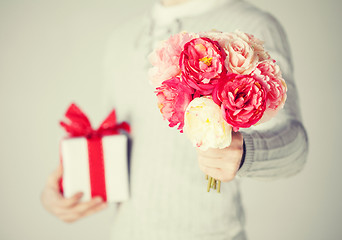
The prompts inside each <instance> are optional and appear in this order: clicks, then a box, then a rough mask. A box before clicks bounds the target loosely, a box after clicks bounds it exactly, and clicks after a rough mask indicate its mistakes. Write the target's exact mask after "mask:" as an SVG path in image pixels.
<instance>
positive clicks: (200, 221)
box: [104, 0, 308, 240]
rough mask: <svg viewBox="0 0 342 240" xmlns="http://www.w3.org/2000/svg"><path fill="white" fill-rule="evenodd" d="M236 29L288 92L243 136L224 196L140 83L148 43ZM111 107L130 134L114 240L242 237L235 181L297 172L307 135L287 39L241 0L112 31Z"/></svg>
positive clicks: (192, 5)
mask: <svg viewBox="0 0 342 240" xmlns="http://www.w3.org/2000/svg"><path fill="white" fill-rule="evenodd" d="M212 29H217V30H220V31H226V32H231V31H234V30H236V29H240V30H241V31H244V32H248V33H251V34H253V35H255V36H256V37H258V38H260V39H263V40H264V41H265V48H266V49H267V50H268V51H269V53H270V54H271V56H272V57H273V58H274V59H276V61H277V62H278V64H279V65H280V67H281V70H282V73H283V77H284V79H285V80H286V83H287V86H288V97H287V101H286V104H285V107H284V109H282V110H281V111H280V112H279V114H278V115H277V116H276V117H275V118H274V119H272V120H271V121H269V122H267V123H265V124H261V125H259V126H255V127H252V128H250V129H241V130H240V131H241V132H242V134H243V137H244V141H245V145H246V153H245V161H244V164H243V166H242V167H241V168H240V170H239V171H238V177H237V178H236V179H235V180H233V181H231V182H229V183H222V185H221V194H217V193H216V192H210V193H207V192H206V180H205V178H204V174H203V173H202V172H201V171H200V169H199V167H198V163H197V155H196V150H195V149H194V147H193V146H192V145H191V143H190V141H189V140H188V139H187V138H186V137H185V136H183V135H182V134H180V133H179V132H178V131H177V130H176V129H172V128H169V127H168V123H167V122H166V121H164V120H163V119H162V116H161V114H160V112H159V110H158V108H157V103H156V97H155V94H154V93H153V91H154V89H153V87H152V86H150V85H149V82H148V78H147V68H148V67H149V63H148V61H147V54H148V53H149V52H150V51H151V50H152V48H153V47H154V46H155V44H156V43H157V42H158V41H159V40H162V39H166V38H168V37H169V36H170V34H174V33H177V32H179V31H182V30H186V31H188V32H200V31H206V30H212ZM105 63H106V64H105V73H106V85H105V87H104V89H105V94H104V96H105V97H106V102H107V106H108V107H111V108H112V107H115V108H116V110H117V114H118V117H119V120H120V121H121V120H126V121H129V122H130V123H131V126H132V130H133V131H132V136H131V139H132V145H131V151H130V154H129V155H130V191H131V197H130V200H129V201H127V202H124V203H122V204H120V206H119V207H118V210H117V212H116V214H115V218H114V220H113V223H112V227H111V232H112V239H115V240H121V239H129V240H134V239H140V240H144V239H146V240H154V239H158V240H160V239H173V240H174V239H177V240H182V239H184V240H185V239H186V240H192V239H196V240H200V239H203V240H210V239H215V240H219V239H222V240H223V239H225V240H230V239H234V240H238V239H246V236H245V233H244V213H243V208H242V205H241V201H240V194H239V178H241V177H251V178H256V179H265V180H272V179H276V178H282V177H288V176H291V175H293V174H295V173H297V172H299V171H300V170H301V169H302V167H303V165H304V163H305V159H306V153H307V146H308V143H307V135H306V132H305V129H304V127H303V125H302V122H301V116H300V109H299V106H298V96H297V91H296V86H295V81H294V78H293V74H292V72H293V67H292V62H291V55H290V49H289V45H288V42H287V39H286V35H285V33H284V31H283V29H282V27H281V26H280V24H279V23H278V22H277V20H276V19H274V18H273V17H272V16H271V15H270V14H268V13H265V12H263V11H261V10H259V9H257V8H255V7H254V6H252V5H251V4H249V3H247V2H245V1H241V0H211V1H203V0H198V1H190V2H188V3H185V4H181V5H177V6H174V7H168V8H166V7H163V6H162V5H161V4H159V3H157V4H155V6H154V8H153V9H152V11H151V12H150V13H149V14H147V16H145V17H144V18H142V17H141V16H137V17H136V18H134V19H131V20H130V21H129V22H125V23H124V24H123V25H122V26H121V27H119V28H118V29H116V30H115V31H114V33H113V35H112V37H111V38H110V39H109V43H108V48H107V51H106V61H105Z"/></svg>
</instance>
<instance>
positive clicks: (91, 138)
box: [60, 104, 130, 202]
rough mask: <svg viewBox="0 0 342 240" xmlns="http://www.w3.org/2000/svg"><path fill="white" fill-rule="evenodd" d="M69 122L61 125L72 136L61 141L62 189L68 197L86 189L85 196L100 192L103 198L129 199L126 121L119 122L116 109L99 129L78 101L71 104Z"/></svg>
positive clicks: (84, 198) (67, 116) (113, 199)
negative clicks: (93, 125) (91, 122)
mask: <svg viewBox="0 0 342 240" xmlns="http://www.w3.org/2000/svg"><path fill="white" fill-rule="evenodd" d="M65 116H66V118H68V119H69V120H70V122H69V123H66V122H63V121H62V122H61V123H60V124H61V126H62V127H63V128H64V129H65V130H66V132H68V133H69V136H68V137H66V138H64V139H63V140H62V141H61V146H60V152H61V161H62V164H63V180H62V184H61V185H62V189H63V193H64V196H65V197H66V198H68V197H71V196H73V195H74V194H75V193H77V192H83V198H82V200H89V199H91V198H93V197H96V196H100V197H101V198H102V199H103V200H104V201H108V202H122V201H125V200H127V199H128V196H129V190H128V189H129V186H128V164H127V137H126V135H124V134H120V132H121V131H122V130H123V131H126V132H130V127H129V125H128V124H127V123H126V122H123V123H120V124H117V121H116V115H115V111H114V110H113V111H112V112H111V113H110V114H109V115H108V117H107V118H106V119H105V120H104V121H103V123H102V124H101V125H100V127H99V128H98V129H97V130H94V129H93V128H92V127H91V124H90V121H89V119H88V118H87V116H86V115H85V114H84V113H83V112H82V111H81V110H80V109H79V108H78V107H77V106H76V105H75V104H71V105H70V107H69V108H68V110H67V112H66V114H65Z"/></svg>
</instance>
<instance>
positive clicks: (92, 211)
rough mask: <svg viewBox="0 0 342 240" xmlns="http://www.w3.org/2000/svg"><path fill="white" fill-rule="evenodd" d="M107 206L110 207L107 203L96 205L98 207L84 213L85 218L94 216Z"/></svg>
mask: <svg viewBox="0 0 342 240" xmlns="http://www.w3.org/2000/svg"><path fill="white" fill-rule="evenodd" d="M107 206H108V204H107V203H101V204H99V205H96V206H94V207H92V208H90V209H88V210H87V211H85V212H83V217H86V216H89V215H92V214H94V213H96V212H99V211H101V210H103V209H105V208H106V207H107Z"/></svg>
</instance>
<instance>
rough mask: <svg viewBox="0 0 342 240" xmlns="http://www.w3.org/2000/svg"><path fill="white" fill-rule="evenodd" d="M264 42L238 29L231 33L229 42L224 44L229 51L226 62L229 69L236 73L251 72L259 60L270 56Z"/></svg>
mask: <svg viewBox="0 0 342 240" xmlns="http://www.w3.org/2000/svg"><path fill="white" fill-rule="evenodd" d="M262 44H263V42H262V41H260V40H259V39H257V38H255V37H254V36H253V35H250V34H247V33H243V32H240V31H236V32H234V33H230V34H229V41H228V44H225V46H223V48H224V49H226V51H227V52H228V59H227V60H226V62H225V64H226V67H227V68H228V71H230V72H232V73H236V74H250V73H251V72H252V71H253V70H254V69H255V67H256V66H257V64H258V62H259V61H261V60H264V59H267V58H269V55H268V54H267V53H266V52H265V50H264V47H263V45H262Z"/></svg>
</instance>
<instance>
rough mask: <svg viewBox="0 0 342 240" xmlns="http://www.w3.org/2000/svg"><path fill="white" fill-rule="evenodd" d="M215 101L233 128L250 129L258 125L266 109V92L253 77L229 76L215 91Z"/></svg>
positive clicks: (236, 129)
mask: <svg viewBox="0 0 342 240" xmlns="http://www.w3.org/2000/svg"><path fill="white" fill-rule="evenodd" d="M213 100H214V101H215V103H217V104H218V105H219V106H221V110H222V112H223V116H224V119H225V120H226V121H227V122H228V123H229V124H230V125H231V126H233V130H234V131H238V130H239V128H240V127H242V128H248V127H250V126H252V125H254V124H256V123H257V122H258V121H259V120H260V119H261V117H262V115H263V113H264V111H265V109H266V92H265V90H264V88H263V87H262V85H261V84H260V83H259V81H258V80H257V79H256V78H254V77H253V76H249V75H237V74H228V75H227V76H226V78H225V79H222V80H221V81H220V82H219V83H218V84H217V86H216V87H215V89H214V92H213Z"/></svg>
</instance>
